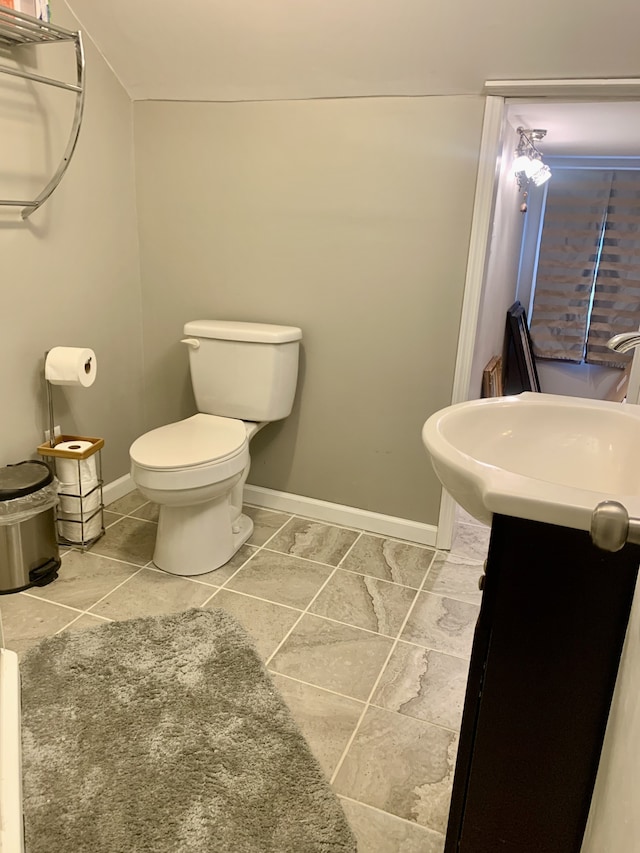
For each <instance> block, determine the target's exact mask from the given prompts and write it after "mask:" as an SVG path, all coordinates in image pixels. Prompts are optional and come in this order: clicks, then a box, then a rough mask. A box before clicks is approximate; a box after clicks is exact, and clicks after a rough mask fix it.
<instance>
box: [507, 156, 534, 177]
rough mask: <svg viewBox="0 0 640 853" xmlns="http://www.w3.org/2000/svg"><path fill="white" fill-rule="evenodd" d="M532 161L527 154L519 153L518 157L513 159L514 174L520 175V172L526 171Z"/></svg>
mask: <svg viewBox="0 0 640 853" xmlns="http://www.w3.org/2000/svg"><path fill="white" fill-rule="evenodd" d="M530 162H531V160H529V158H528V157H527V155H526V154H518V156H517V157H516V159H515V160H514V161H513V167H512V168H513V174H514V175H519V174H520V172H526V171H527V166H528V165H529V163H530Z"/></svg>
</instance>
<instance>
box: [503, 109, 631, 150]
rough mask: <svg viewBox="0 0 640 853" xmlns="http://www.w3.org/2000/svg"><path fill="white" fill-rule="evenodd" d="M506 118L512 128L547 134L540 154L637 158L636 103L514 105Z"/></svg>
mask: <svg viewBox="0 0 640 853" xmlns="http://www.w3.org/2000/svg"><path fill="white" fill-rule="evenodd" d="M507 115H508V120H509V122H510V123H511V124H512V125H513V127H526V128H543V129H545V130H546V131H547V135H546V136H545V138H544V140H542V141H541V142H540V144H539V146H538V147H539V149H540V151H541V152H542V153H543V155H544V154H556V155H569V154H571V155H583V156H587V155H594V156H603V155H609V156H640V101H633V102H616V101H607V102H604V103H559V102H549V101H538V102H536V103H528V104H525V103H516V104H512V105H511V106H510V107H509V109H508V114H507Z"/></svg>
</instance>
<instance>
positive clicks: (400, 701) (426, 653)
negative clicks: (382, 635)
mask: <svg viewBox="0 0 640 853" xmlns="http://www.w3.org/2000/svg"><path fill="white" fill-rule="evenodd" d="M468 672H469V665H468V663H467V661H466V660H464V659H462V658H457V657H453V656H452V655H444V654H442V653H441V652H434V651H431V650H427V649H421V648H418V647H417V646H410V645H407V643H398V645H397V646H396V647H395V649H394V650H393V654H392V655H391V658H390V659H389V662H388V664H387V665H386V667H385V670H384V672H383V674H382V678H381V679H380V682H379V683H378V686H377V688H376V692H375V693H374V695H373V698H372V700H371V701H372V703H373V704H374V705H380V706H381V707H383V708H386V709H387V710H388V711H399V712H400V713H401V714H406V715H407V716H409V717H417V718H418V719H420V720H426V722H428V723H435V724H436V725H439V726H446V727H447V728H450V729H459V728H460V720H461V719H462V707H463V704H464V694H465V690H466V686H467V676H468Z"/></svg>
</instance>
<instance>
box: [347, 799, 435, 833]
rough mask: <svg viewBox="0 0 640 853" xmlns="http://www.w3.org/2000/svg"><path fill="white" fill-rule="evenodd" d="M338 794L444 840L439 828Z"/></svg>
mask: <svg viewBox="0 0 640 853" xmlns="http://www.w3.org/2000/svg"><path fill="white" fill-rule="evenodd" d="M336 796H337V797H338V798H339V799H341V800H347V801H348V802H350V803H356V805H358V806H364V808H366V809H371V811H373V812H378V814H382V815H385V816H386V817H392V818H395V820H399V821H401V822H402V823H406V824H408V825H409V826H413V827H415V828H416V829H422V830H424V831H425V832H426V833H427V834H430V833H433V835H438V836H439V837H440V838H442V839H443V840H444V834H443V833H442V832H438V830H437V829H432V828H431V827H430V826H422V824H420V823H416V822H415V821H414V820H407V818H405V817H399V816H398V815H397V814H393V813H392V812H386V811H385V810H384V809H379V808H378V807H377V806H371V805H369V803H363V802H361V801H360V800H354V798H353V797H349V796H347V795H346V794H336Z"/></svg>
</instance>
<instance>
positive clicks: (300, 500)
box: [244, 484, 438, 547]
mask: <svg viewBox="0 0 640 853" xmlns="http://www.w3.org/2000/svg"><path fill="white" fill-rule="evenodd" d="M244 499H245V501H246V502H247V503H248V504H255V506H261V507H264V508H265V509H279V510H282V511H283V512H291V513H294V514H295V515H304V516H307V517H308V518H317V519H318V520H319V521H328V522H330V523H332V524H340V525H342V526H344V527H356V528H358V529H360V530H368V531H370V532H371V533H378V534H382V535H383V536H390V537H391V538H393V539H406V540H408V541H409V542H418V543H419V544H420V545H431V546H432V547H433V546H434V545H435V544H436V536H437V534H438V528H437V527H435V525H432V524H424V523H422V522H420V521H411V520H410V519H408V518H396V517H395V516H393V515H382V514H381V513H378V512H370V511H369V510H366V509H358V508H357V507H352V506H343V505H342V504H334V503H329V501H321V500H317V499H316V498H307V497H304V496H303V495H292V494H290V493H289V492H278V491H275V490H274V489H265V488H264V487H263V486H251V485H249V484H247V485H246V486H245V487H244Z"/></svg>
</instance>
